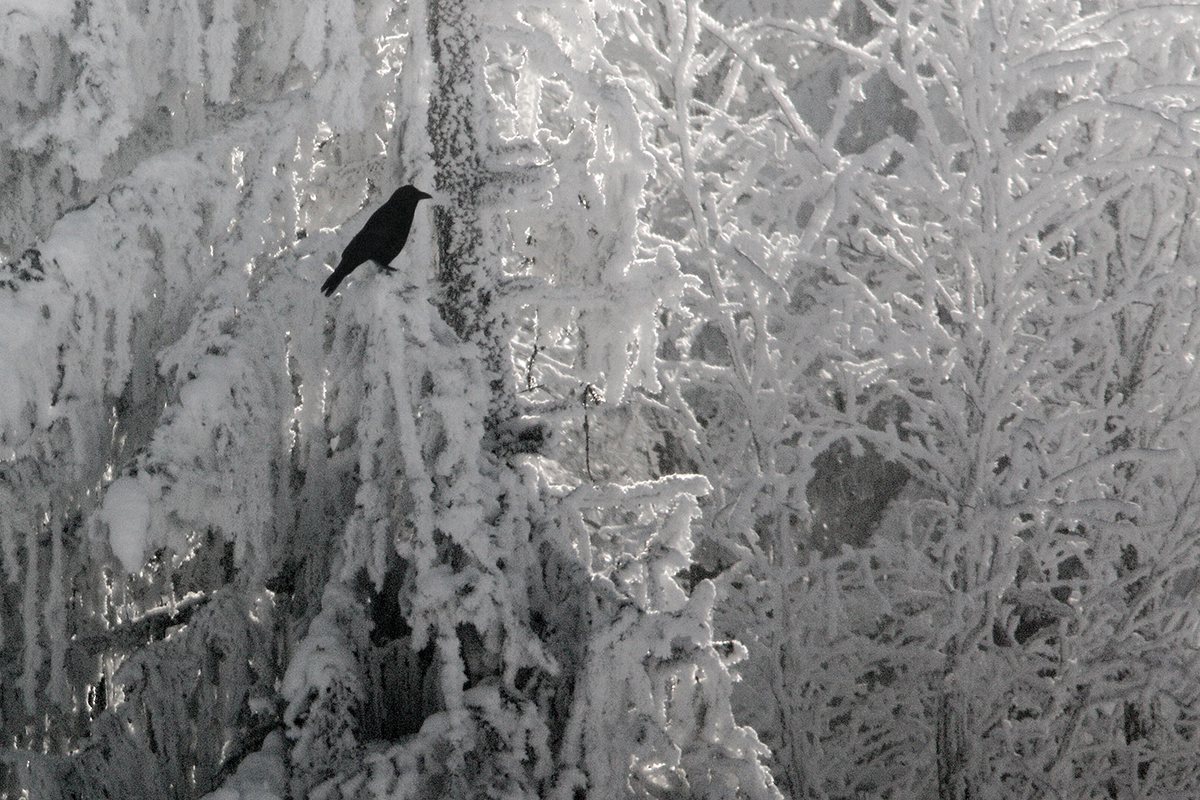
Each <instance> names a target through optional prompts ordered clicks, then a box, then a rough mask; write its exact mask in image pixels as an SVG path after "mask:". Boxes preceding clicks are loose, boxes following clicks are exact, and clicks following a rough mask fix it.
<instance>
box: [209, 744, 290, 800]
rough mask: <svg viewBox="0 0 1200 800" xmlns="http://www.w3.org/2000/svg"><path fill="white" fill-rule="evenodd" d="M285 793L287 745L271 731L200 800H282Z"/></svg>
mask: <svg viewBox="0 0 1200 800" xmlns="http://www.w3.org/2000/svg"><path fill="white" fill-rule="evenodd" d="M286 796H287V748H286V746H285V742H284V738H283V735H282V734H280V733H279V731H272V732H271V733H269V734H268V735H267V738H266V739H265V740H263V744H262V747H261V748H260V749H259V750H258V752H255V753H251V754H250V755H248V756H246V757H245V758H244V759H242V763H241V764H239V765H238V768H237V771H236V772H234V774H233V775H231V776H230V777H229V779H228V780H226V781H225V782H224V783H223V784H222V785H221V788H219V789H217V790H216V791H213V792H209V793H208V794H206V795H203V796H202V797H201V798H200V800H283V798H285V797H286Z"/></svg>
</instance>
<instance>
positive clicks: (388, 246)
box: [321, 184, 432, 297]
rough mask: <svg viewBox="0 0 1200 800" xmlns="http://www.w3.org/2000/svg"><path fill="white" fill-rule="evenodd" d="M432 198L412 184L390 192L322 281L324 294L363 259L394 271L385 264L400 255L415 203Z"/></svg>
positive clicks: (331, 290) (329, 291) (415, 210)
mask: <svg viewBox="0 0 1200 800" xmlns="http://www.w3.org/2000/svg"><path fill="white" fill-rule="evenodd" d="M431 197H432V195H428V194H425V192H422V191H421V190H420V189H418V188H417V187H415V186H413V185H412V184H409V185H408V186H401V187H400V188H399V189H397V190H396V191H395V192H393V193H392V196H391V197H389V198H388V201H387V202H386V203H384V204H383V205H382V206H380V207H379V209H378V210H376V212H375V213H374V214H372V215H371V218H370V219H368V220H367V224H366V225H363V226H362V230H360V231H359V232H358V233H356V234H354V238H353V239H351V240H350V244H348V245H346V249H345V250H343V251H342V260H341V261H340V262H339V263H338V265H337V269H335V270H334V271H333V274H332V275H330V276H329V278H328V279H326V281H325V283H323V284H321V291H322V292H324V293H325V296H326V297H329V296H331V295H332V294H333V293H334V292H335V291H336V290H337V287H338V285H339V284H341V282H342V281H343V280H344V279H345V277H346V276H347V275H349V274H350V273H351V272H353V271H354V270H355V269H357V268H358V266H359V264H362V263H363V262H365V261H374V262H375V263H376V264H378V265H379V268H380V269H382V270H384V271H385V272H395V270H394V269H392V268H391V267H390V266H388V265H389V264H391V262H392V259H394V258H395V257H396V256H398V255H400V251H401V250H403V249H404V243H405V242H407V241H408V232H409V230H410V229H411V228H412V221H413V215H414V214H416V213H417V203H419V202H421V201H422V200H429V199H430V198H431Z"/></svg>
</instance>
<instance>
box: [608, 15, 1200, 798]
mask: <svg viewBox="0 0 1200 800" xmlns="http://www.w3.org/2000/svg"><path fill="white" fill-rule="evenodd" d="M743 5H745V6H746V8H743V9H740V10H739V8H738V7H737V5H735V4H722V6H721V10H720V14H719V15H717V14H714V17H709V16H707V15H706V14H705V12H704V10H703V9H701V8H699V7H697V6H696V5H694V4H672V3H661V4H658V5H657V6H656V10H657V12H658V13H651V12H649V11H647V13H644V14H640V15H639V14H636V13H633V12H630V13H628V14H627V15H626V16H624V17H622V19H621V25H622V30H623V31H624V32H627V33H628V35H627V36H618V37H614V38H613V39H612V40H611V41H610V42H609V43H608V45H607V50H606V52H607V53H608V54H609V57H610V60H612V61H613V62H614V63H616V64H617V65H618V67H619V68H620V69H622V71H623V72H624V73H625V75H626V82H627V85H629V86H631V87H633V88H634V89H635V90H637V91H636V100H635V103H636V104H637V107H638V109H639V112H640V113H641V114H642V118H643V125H642V127H643V130H646V131H650V130H653V131H655V132H656V134H655V136H654V137H652V139H651V141H652V152H654V153H655V156H656V162H657V163H658V164H659V165H660V169H659V171H658V172H657V173H656V175H655V177H654V178H653V180H652V182H651V184H650V187H651V188H650V189H649V190H648V192H647V195H648V197H651V198H653V200H652V205H651V210H649V211H648V212H647V216H648V219H650V220H651V221H652V222H651V226H650V236H652V237H661V239H662V240H663V241H664V242H669V243H670V246H671V247H672V248H673V250H674V252H675V255H676V258H677V260H678V262H679V263H680V265H681V268H682V270H683V271H684V273H685V274H687V275H694V276H696V277H697V278H698V279H699V281H700V282H699V284H698V285H697V286H695V288H692V287H689V288H688V289H687V291H686V292H685V294H684V301H683V303H682V309H680V313H677V314H676V315H674V316H673V317H671V318H669V319H668V320H667V325H666V330H664V331H663V333H661V334H660V337H661V339H662V340H665V341H669V342H671V347H670V348H665V349H664V351H662V358H663V359H664V361H668V362H674V363H671V364H664V365H663V366H664V368H663V369H662V371H661V373H660V380H661V382H662V385H663V392H662V393H661V394H659V395H656V396H654V397H652V398H648V399H647V400H646V402H645V404H644V408H645V412H644V413H646V414H648V415H652V417H653V418H655V419H669V420H671V421H672V423H673V425H674V426H675V427H674V428H673V430H672V435H671V437H670V438H664V440H663V442H662V444H661V445H660V446H659V448H658V450H657V454H658V463H659V467H660V468H661V469H664V470H666V471H678V470H680V469H694V470H696V471H699V472H701V473H703V474H705V475H706V476H707V477H709V479H710V481H711V482H712V484H713V503H712V508H711V512H710V513H706V514H705V517H704V519H703V521H702V522H701V523H699V524H697V525H696V526H695V529H694V535H696V536H697V540H698V543H699V544H698V549H699V551H700V552H701V553H703V554H704V557H703V558H704V560H703V561H702V564H703V565H704V567H705V568H706V570H712V571H713V572H716V573H720V576H719V577H718V578H717V580H716V583H717V584H718V587H719V588H720V589H722V590H723V591H724V592H727V593H728V598H729V600H728V602H727V603H725V604H723V605H721V606H719V607H718V612H717V614H718V624H719V626H720V628H722V629H725V630H730V631H737V632H741V631H745V630H754V631H756V638H754V639H753V640H751V639H749V637H747V641H748V644H749V645H750V648H749V649H750V658H749V659H748V661H747V662H745V663H744V664H743V665H742V666H741V670H742V673H743V677H744V680H743V682H742V684H741V685H740V687H741V688H739V689H738V690H737V691H735V708H736V709H737V710H738V711H739V719H741V720H743V721H746V722H749V723H751V724H752V725H754V727H755V728H756V729H757V730H758V731H759V733H760V735H762V737H763V740H764V742H766V743H767V744H768V745H770V746H771V747H772V749H773V751H774V759H773V760H772V762H771V763H772V765H773V766H774V768H775V773H776V777H777V778H778V779H779V780H780V782H781V784H783V785H784V787H785V789H786V790H788V791H790V793H791V794H792V795H793V796H798V797H799V796H815V797H826V796H828V797H850V796H858V795H862V796H885V797H914V798H916V797H929V796H935V795H936V796H942V797H966V796H970V797H1048V796H1059V797H1094V796H1124V795H1125V794H1129V795H1130V796H1135V795H1136V796H1157V797H1172V796H1178V795H1180V794H1183V795H1186V794H1189V793H1195V792H1196V790H1197V789H1196V787H1197V777H1196V773H1195V769H1194V767H1193V766H1192V762H1193V759H1192V758H1191V756H1190V755H1189V748H1190V747H1191V745H1190V744H1189V743H1190V742H1191V739H1192V736H1193V729H1194V721H1193V720H1194V711H1193V704H1194V702H1195V698H1194V694H1195V693H1194V691H1193V690H1192V689H1190V688H1186V689H1185V688H1183V687H1185V686H1189V685H1190V683H1191V678H1190V676H1191V675H1193V673H1194V660H1195V657H1196V652H1195V642H1194V635H1195V625H1196V621H1197V620H1196V618H1195V615H1194V613H1193V612H1192V610H1191V608H1192V605H1193V604H1194V596H1193V592H1194V589H1195V583H1194V578H1195V570H1196V568H1197V561H1196V559H1197V556H1198V555H1200V554H1198V553H1197V552H1196V550H1195V546H1194V537H1192V536H1190V535H1189V534H1188V533H1187V531H1188V530H1189V529H1190V528H1191V526H1192V525H1193V524H1194V523H1193V522H1192V521H1191V520H1192V519H1193V518H1194V516H1195V513H1196V511H1195V507H1194V497H1193V495H1192V494H1191V493H1192V491H1193V490H1194V486H1195V483H1194V481H1195V475H1196V464H1195V458H1194V455H1193V454H1194V452H1195V449H1194V446H1193V445H1192V444H1191V443H1190V436H1191V434H1190V433H1185V429H1187V428H1188V427H1189V426H1192V422H1193V420H1194V414H1195V412H1196V404H1195V399H1194V398H1195V389H1196V374H1197V373H1196V367H1195V364H1194V359H1193V357H1192V355H1191V354H1192V353H1193V352H1194V349H1195V327H1194V325H1193V324H1192V323H1193V321H1194V318H1195V308H1196V300H1197V297H1196V257H1197V251H1196V246H1195V242H1196V235H1197V232H1196V229H1195V225H1194V218H1195V217H1194V212H1195V202H1196V201H1195V196H1194V192H1193V190H1192V185H1193V184H1194V179H1195V174H1196V167H1197V160H1196V155H1197V149H1196V148H1197V144H1198V142H1197V140H1196V138H1195V136H1194V134H1193V132H1192V131H1191V126H1192V116H1193V115H1194V113H1195V110H1196V101H1197V98H1196V96H1195V93H1194V92H1193V91H1192V90H1191V89H1190V88H1188V87H1189V86H1190V84H1191V83H1192V82H1194V77H1195V59H1194V56H1193V54H1194V52H1195V47H1196V36H1195V33H1194V31H1195V21H1196V20H1195V16H1196V14H1195V9H1194V8H1193V7H1191V6H1180V7H1170V8H1167V7H1163V8H1157V7H1156V8H1154V9H1150V8H1143V7H1139V8H1128V9H1125V8H1121V7H1119V5H1117V4H1106V3H1101V4H1088V5H1087V6H1086V7H1085V9H1084V10H1082V11H1081V9H1080V8H1079V7H1077V6H1075V5H1073V4H1067V3H1062V4H1049V5H1047V4H1039V5H1037V7H1036V8H1034V7H1032V6H1024V5H1020V4H1004V3H1001V4H998V5H997V4H987V3H975V4H971V3H968V4H965V5H964V4H953V3H924V2H914V3H902V4H899V5H896V6H894V7H893V6H890V5H889V6H886V7H885V6H883V5H881V4H873V3H863V4H857V3H845V4H837V5H834V6H833V7H832V8H830V9H829V10H828V12H821V11H817V10H814V11H813V12H812V13H813V16H812V17H811V18H807V19H784V18H771V19H764V18H762V17H758V18H755V17H756V15H760V14H762V13H763V12H762V11H761V10H759V9H758V8H757V6H758V5H759V4H757V3H755V4H743ZM751 6H753V7H754V10H751V8H750V7H751ZM822 14H824V16H822ZM739 15H744V18H740V17H739ZM718 17H719V18H718ZM647 50H649V55H647ZM681 65H695V67H694V69H687V68H684V66H681ZM635 69H641V70H642V72H643V74H644V75H645V78H644V79H643V80H637V79H634V78H633V77H632V74H633V71H634V70H635ZM668 168H671V169H673V170H675V171H674V172H670V173H669V172H668V171H667V169H668ZM664 406H665V407H666V408H664ZM668 409H669V410H668ZM706 512H708V509H707V508H706ZM729 531H733V532H736V533H737V534H739V539H731V538H730V537H729V534H728V532H729ZM1118 619H1119V620H1120V621H1118ZM1135 631H1136V632H1135ZM1168 654H1169V655H1168ZM1150 665H1153V666H1150ZM1180 692H1182V699H1181V695H1180V694H1179V693H1180ZM767 697H769V698H771V699H770V701H764V698H767ZM1101 698H1103V699H1101Z"/></svg>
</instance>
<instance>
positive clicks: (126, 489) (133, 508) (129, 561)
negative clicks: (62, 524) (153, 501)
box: [99, 477, 150, 574]
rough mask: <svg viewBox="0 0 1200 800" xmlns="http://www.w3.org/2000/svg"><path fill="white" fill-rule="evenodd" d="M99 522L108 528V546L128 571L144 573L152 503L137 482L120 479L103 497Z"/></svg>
mask: <svg viewBox="0 0 1200 800" xmlns="http://www.w3.org/2000/svg"><path fill="white" fill-rule="evenodd" d="M99 516H100V519H101V521H103V522H104V523H106V524H107V525H108V542H109V546H110V547H112V551H113V555H115V556H116V557H117V558H118V559H119V560H120V562H121V565H122V566H123V567H125V571H126V572H129V573H132V574H136V573H138V572H140V571H141V569H142V554H143V552H144V551H145V548H146V537H147V534H148V533H149V531H150V499H149V498H148V497H146V491H145V489H144V488H143V487H142V485H141V483H139V482H138V480H137V479H136V478H128V477H126V478H118V479H117V480H115V481H113V482H112V484H111V485H109V487H108V489H107V490H106V491H105V493H104V505H103V506H102V507H101V509H100V515H99Z"/></svg>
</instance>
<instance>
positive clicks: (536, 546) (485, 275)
mask: <svg viewBox="0 0 1200 800" xmlns="http://www.w3.org/2000/svg"><path fill="white" fill-rule="evenodd" d="M619 13H622V12H620V11H618V10H617V9H611V8H609V9H599V10H597V9H593V8H591V7H589V6H586V5H584V4H580V5H579V6H578V7H567V8H559V7H555V8H553V9H549V8H541V7H538V6H536V5H531V4H530V5H524V4H519V3H514V4H506V5H503V6H497V7H493V6H492V5H491V4H480V3H476V2H466V1H465V0H431V1H430V2H428V3H421V2H410V3H408V4H406V5H403V6H391V5H390V4H385V3H377V4H373V5H370V4H359V5H355V4H352V3H348V2H344V1H343V0H329V1H328V2H319V3H315V4H303V5H301V6H299V7H297V6H295V5H292V4H286V3H283V2H277V3H267V4H257V3H247V2H237V0H213V1H212V2H190V3H182V4H181V3H156V2H151V3H149V4H146V5H143V6H140V7H135V8H129V7H126V6H125V5H124V4H116V3H98V4H91V5H85V6H67V5H62V6H61V7H60V6H58V5H53V4H48V5H39V4H22V5H20V6H19V7H17V8H15V9H14V10H13V11H12V13H10V14H9V15H8V18H7V21H6V27H5V36H6V37H8V41H7V42H6V43H7V44H9V45H10V52H13V53H15V54H17V55H16V56H15V57H14V58H13V59H12V60H10V61H6V62H4V67H3V68H4V69H6V70H7V71H8V72H9V73H10V74H9V77H10V78H11V81H10V82H9V87H10V88H8V89H6V90H5V92H6V93H5V94H4V95H3V102H4V103H5V107H6V109H12V111H13V114H12V117H11V118H12V119H15V120H17V122H16V123H15V124H14V125H13V126H12V127H11V128H6V129H5V131H4V136H5V138H4V140H3V145H4V147H5V148H6V154H8V156H9V157H8V159H7V161H8V163H10V164H12V165H14V166H13V169H12V172H11V173H10V178H9V180H8V182H9V184H11V185H12V187H13V192H12V194H13V195H14V196H16V197H19V198H20V199H21V202H20V203H18V204H16V205H15V206H14V207H13V209H12V210H11V211H10V212H9V213H8V214H7V215H6V217H5V224H4V226H3V231H4V236H5V238H4V240H3V246H4V248H5V251H6V253H5V255H6V261H5V262H4V267H5V269H6V271H7V273H8V275H7V276H6V278H7V280H6V283H5V286H6V290H7V291H6V292H5V293H4V295H3V299H2V302H3V304H4V305H3V307H2V308H0V319H3V320H4V322H5V330H6V332H8V333H10V342H11V349H10V350H9V352H10V353H11V354H12V355H11V356H9V357H8V358H7V359H6V360H5V361H4V362H3V365H2V369H3V371H4V380H3V383H4V385H5V386H7V387H9V388H8V389H7V390H6V391H5V393H4V402H3V405H2V407H0V414H2V416H0V442H2V443H3V447H4V448H5V450H4V453H3V454H2V455H3V458H4V465H3V468H4V483H3V489H4V499H3V502H4V509H5V514H4V519H5V527H4V529H3V537H2V538H0V545H2V547H0V555H2V557H3V561H2V566H3V571H4V576H5V586H6V589H5V591H6V593H7V596H8V597H9V599H11V600H12V602H6V603H5V610H4V615H5V616H4V618H3V620H2V622H3V628H2V631H3V634H4V636H3V640H2V641H3V649H2V651H0V658H2V659H3V663H4V669H5V674H6V676H7V679H6V680H5V681H4V682H3V684H2V686H3V692H4V698H3V700H4V702H3V705H2V708H3V712H4V713H3V717H2V718H0V725H2V726H3V730H4V734H5V736H6V740H7V741H11V742H14V743H15V745H16V746H15V748H14V749H13V750H11V751H10V753H9V755H8V756H7V757H6V759H5V761H4V763H5V764H6V772H5V776H4V786H5V789H6V790H7V791H11V792H13V793H17V792H22V791H24V792H28V793H29V794H30V795H31V796H35V797H73V796H74V797H97V796H119V797H123V798H137V797H178V798H184V797H194V796H197V795H200V794H204V793H205V792H208V791H210V790H214V789H217V788H218V787H222V786H223V787H224V788H221V789H220V790H219V791H218V792H217V793H216V795H215V796H218V797H231V796H242V795H243V794H245V793H247V792H251V791H257V792H262V793H266V796H271V795H277V796H281V797H282V796H293V797H301V796H312V797H364V798H366V797H372V798H373V797H416V796H447V795H449V796H455V797H476V796H479V797H482V796H491V797H497V796H499V797H535V796H539V797H540V796H557V797H564V798H573V797H576V796H579V795H580V793H584V794H592V793H594V794H595V796H604V797H620V796H659V795H664V794H665V795H671V794H679V793H688V794H689V795H694V796H704V797H773V796H778V792H777V790H775V789H774V787H773V784H772V780H771V777H770V775H769V774H768V773H767V772H766V770H765V769H764V767H763V766H762V765H761V763H760V759H761V757H762V756H763V755H764V754H765V748H764V747H763V746H762V745H761V744H759V743H758V740H757V737H756V736H755V734H754V732H753V731H752V730H750V729H748V728H743V727H740V726H738V725H737V723H736V722H735V721H734V717H733V715H732V712H731V708H730V697H731V675H730V673H729V671H728V667H729V665H730V664H731V663H733V662H735V661H736V660H738V658H739V657H740V656H741V654H742V652H743V651H742V649H741V648H740V646H739V645H737V644H736V643H733V642H718V641H716V640H714V636H713V631H712V625H711V620H712V616H713V613H714V601H715V599H716V590H715V587H714V586H713V584H711V583H709V582H701V583H699V584H696V585H694V586H693V585H690V583H689V585H688V586H687V587H686V588H685V587H684V586H683V585H681V583H680V581H679V579H678V574H679V573H680V571H682V570H685V569H686V568H687V567H688V566H689V565H690V563H691V552H692V540H691V536H690V529H691V525H692V521H693V519H694V518H696V516H697V514H698V513H699V509H698V505H697V498H699V497H701V496H703V495H705V494H707V493H708V492H709V491H710V488H711V487H710V486H709V484H708V482H707V481H706V480H705V479H703V478H701V477H698V476H675V477H666V478H661V479H658V480H652V479H650V477H649V476H648V475H646V474H645V472H644V470H641V471H637V470H630V469H628V468H627V466H626V465H627V464H628V462H629V461H630V460H631V456H632V457H636V456H637V451H636V450H632V451H631V450H630V448H628V447H623V446H621V444H620V442H619V441H613V437H612V435H611V434H609V433H607V431H609V430H611V429H612V428H613V426H614V425H615V424H619V423H617V422H616V421H617V420H619V419H620V417H621V415H622V414H623V413H626V412H623V411H622V410H621V409H622V408H625V407H626V405H627V402H628V399H629V397H630V396H631V392H632V391H633V390H634V389H635V388H637V387H648V388H649V389H651V390H657V383H656V364H655V361H654V356H655V351H656V348H657V345H658V338H657V337H658V325H659V318H660V313H661V311H662V309H663V308H668V307H671V306H673V305H677V304H678V301H679V297H680V294H681V292H682V289H683V286H684V283H685V279H684V278H683V276H682V275H681V273H680V267H679V264H678V262H677V261H676V259H675V257H674V254H673V252H672V250H671V248H669V247H663V246H659V244H658V243H656V242H654V241H653V240H651V239H648V238H647V237H646V236H645V234H644V232H643V231H642V230H640V229H639V213H640V211H641V209H643V208H644V206H645V187H646V183H647V181H648V179H649V176H650V174H651V172H652V171H653V169H654V162H653V159H652V158H651V156H650V155H649V154H648V153H647V152H646V150H645V142H644V139H643V137H642V129H641V127H640V120H639V118H638V115H637V113H636V110H635V108H634V104H633V101H632V95H631V92H630V90H629V88H628V86H627V85H626V83H625V79H624V78H623V76H622V75H621V73H620V71H619V70H618V69H617V68H616V67H615V66H614V65H613V64H612V63H611V62H610V61H609V60H608V59H606V58H605V56H604V55H603V50H604V46H605V42H606V41H607V38H606V37H608V36H610V35H611V33H612V30H613V28H612V26H610V25H608V24H607V23H606V20H608V19H610V18H612V17H614V16H615V15H617V14H619ZM47 63H50V64H54V65H55V67H54V68H53V69H50V68H48V67H47V66H46V64H47ZM30 90H32V91H30ZM30 98H33V100H31V99H30ZM405 182H414V183H416V184H418V185H420V186H423V187H426V188H432V189H435V190H436V192H437V195H438V197H437V201H438V205H436V206H435V207H434V208H433V210H432V212H431V213H429V214H428V215H418V220H417V222H416V225H415V228H414V231H413V234H412V237H411V239H410V243H409V246H408V247H407V248H406V250H405V251H404V253H403V254H402V255H401V257H400V258H399V259H398V260H397V263H396V266H397V267H399V269H400V275H398V276H397V277H396V278H395V279H393V280H385V279H376V278H375V277H374V276H373V275H372V274H370V271H369V270H368V269H366V268H364V269H361V270H360V271H359V272H358V273H356V274H355V275H354V276H353V278H352V279H351V280H350V281H348V282H347V283H346V284H344V286H343V288H342V291H341V294H340V295H339V296H338V297H337V298H335V299H334V300H333V301H332V303H330V302H329V301H327V300H326V299H325V298H323V297H321V296H320V294H319V293H318V292H317V291H316V287H317V286H318V285H319V284H320V282H321V280H322V279H323V278H324V275H325V268H324V267H323V263H329V262H330V261H332V260H333V259H334V258H335V256H336V252H337V251H338V250H339V249H340V248H341V247H342V246H344V244H345V241H346V240H347V238H348V233H349V232H352V231H353V230H354V229H356V226H357V225H360V224H361V222H362V221H363V220H364V219H365V210H366V209H367V208H368V207H369V206H371V205H373V204H375V203H377V202H378V201H379V200H380V199H381V198H382V196H385V195H386V193H387V192H388V191H390V188H391V187H392V186H394V185H396V184H399V183H405ZM18 354H19V355H18ZM593 428H595V429H596V431H597V435H596V436H595V437H594V438H595V443H594V444H593V434H592V431H593ZM602 431H603V432H604V434H603V435H601V432H602ZM606 437H607V438H606ZM281 732H282V733H283V734H285V736H282V737H281V736H280V733H281ZM256 751H257V752H256Z"/></svg>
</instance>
